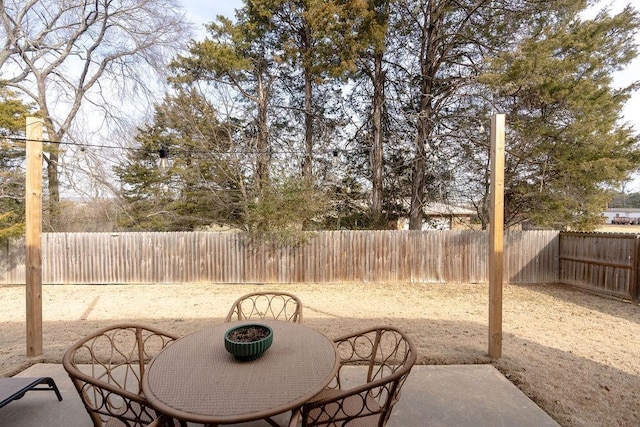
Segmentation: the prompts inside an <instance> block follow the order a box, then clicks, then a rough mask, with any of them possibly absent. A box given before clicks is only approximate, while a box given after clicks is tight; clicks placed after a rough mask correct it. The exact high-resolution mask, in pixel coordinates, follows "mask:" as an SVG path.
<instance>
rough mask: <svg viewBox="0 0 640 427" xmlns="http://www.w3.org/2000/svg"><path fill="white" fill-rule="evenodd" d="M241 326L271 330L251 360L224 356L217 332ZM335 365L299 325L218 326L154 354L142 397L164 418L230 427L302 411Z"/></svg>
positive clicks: (324, 344) (320, 341) (313, 334)
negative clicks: (267, 343)
mask: <svg viewBox="0 0 640 427" xmlns="http://www.w3.org/2000/svg"><path fill="white" fill-rule="evenodd" d="M243 323H247V324H250V323H260V324H266V325H268V326H270V327H271V328H272V329H273V344H272V345H271V347H270V348H269V349H268V350H267V351H266V352H265V353H264V355H263V356H262V357H260V358H259V359H256V360H253V361H245V362H241V361H237V360H236V359H235V358H234V357H233V356H232V355H231V354H229V353H228V352H227V351H226V350H225V347H224V334H225V332H226V331H228V330H229V329H231V328H232V327H235V326H238V325H241V324H243ZM339 365H340V359H339V357H338V354H337V350H336V347H335V344H334V343H333V342H332V341H331V340H330V339H329V338H327V337H326V336H325V335H323V334H321V333H320V332H318V331H316V330H314V329H311V328H309V327H307V326H304V325H303V324H300V323H294V322H281V321H275V320H260V321H257V322H255V321H246V322H233V323H222V324H218V325H213V326H210V327H206V328H204V329H202V330H200V331H198V332H195V333H193V334H191V335H187V336H185V337H183V338H180V339H179V340H177V341H175V342H174V343H173V344H171V345H170V346H168V347H166V348H165V349H164V350H162V352H160V353H159V354H158V355H157V356H156V357H155V358H154V359H153V360H152V361H151V363H150V364H149V366H148V367H147V369H146V372H145V374H144V376H143V379H142V389H143V392H144V395H145V397H146V398H147V400H148V401H149V403H150V404H151V406H153V407H154V408H155V409H156V410H158V411H160V412H162V413H164V414H166V415H169V416H171V417H174V418H177V419H180V420H183V421H190V422H196V423H204V424H233V423H240V422H246V421H254V420H259V419H263V418H267V417H271V416H274V415H277V414H280V413H283V412H286V411H289V410H293V409H295V408H298V407H300V406H302V404H304V403H305V402H307V401H308V400H309V399H311V398H312V397H314V396H315V395H316V394H318V393H319V392H320V391H322V390H323V389H324V388H325V387H326V386H327V385H328V384H329V382H331V380H332V379H333V378H334V377H335V375H336V373H337V371H338V368H339Z"/></svg>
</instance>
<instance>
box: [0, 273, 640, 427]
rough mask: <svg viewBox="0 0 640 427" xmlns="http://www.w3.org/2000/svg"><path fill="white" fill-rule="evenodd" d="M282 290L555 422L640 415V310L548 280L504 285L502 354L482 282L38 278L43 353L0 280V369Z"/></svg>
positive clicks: (332, 323) (190, 327)
mask: <svg viewBox="0 0 640 427" xmlns="http://www.w3.org/2000/svg"><path fill="white" fill-rule="evenodd" d="M258 289H259V290H286V291H288V292H292V293H295V294H296V295H298V296H299V297H300V298H301V300H302V301H303V303H304V318H305V323H307V324H308V325H310V326H312V327H314V328H316V329H318V330H320V331H322V332H324V333H326V334H327V335H329V336H331V337H337V336H339V335H341V334H343V333H347V332H350V331H354V330H358V329H362V328H365V327H367V326H370V325H377V324H393V325H397V326H399V327H400V328H402V329H404V330H405V331H406V332H407V333H408V334H409V335H410V336H411V337H413V339H414V340H415V342H416V344H417V346H418V357H419V360H418V362H419V363H422V364H458V363H493V364H494V365H495V366H496V367H497V368H498V369H500V370H501V371H502V372H503V373H504V374H505V375H506V376H507V377H508V378H509V379H510V380H511V381H512V382H513V383H515V384H516V385H517V386H518V387H519V388H520V389H521V390H523V391H524V392H525V393H526V394H527V395H529V396H530V397H531V398H532V399H533V400H534V401H535V402H537V403H538V404H539V405H540V406H541V407H542V408H543V409H544V410H545V411H547V412H548V413H549V414H550V415H551V416H552V417H553V418H554V419H556V420H557V421H558V422H559V423H560V424H561V425H563V426H585V427H586V426H589V427H591V426H612V425H616V426H637V425H640V407H639V405H638V396H637V393H638V390H640V364H639V363H638V360H640V343H639V342H638V341H639V340H638V337H639V336H640V309H639V307H638V306H636V305H632V304H630V303H625V302H621V301H617V300H612V299H607V298H601V297H597V296H594V295H590V294H586V293H583V292H579V291H576V290H572V289H567V288H564V287H561V286H557V285H529V286H513V285H506V286H505V287H504V303H503V331H504V335H503V357H502V358H501V359H500V360H497V361H491V360H490V359H489V357H488V356H487V349H488V327H487V319H488V292H487V289H488V287H487V285H469V284H408V283H394V284H361V283H358V284H311V285H309V284H307V285H263V286H258V285H210V284H188V285H122V286H44V289H43V317H44V348H45V354H44V357H43V358H42V359H37V360H28V359H26V358H25V357H24V353H25V348H26V345H25V342H26V338H25V321H24V319H25V308H24V301H25V296H24V287H22V286H3V287H0V296H1V299H2V301H3V310H2V312H0V323H1V327H2V329H1V330H0V331H1V332H0V336H1V340H2V344H3V345H2V349H1V350H0V373H2V374H3V375H9V374H13V373H15V372H18V371H19V370H21V369H22V368H24V367H25V366H27V365H28V364H30V363H35V362H38V361H41V360H43V361H46V362H56V363H57V362H60V360H61V358H62V354H63V353H64V351H65V349H66V348H67V347H68V346H69V345H70V344H71V343H73V342H74V341H75V340H77V339H79V338H80V337H81V336H83V335H85V334H87V333H89V332H90V331H93V330H95V329H96V328H98V327H101V326H105V325H108V324H112V323H116V322H121V321H128V320H135V321H138V322H141V323H147V324H152V325H156V326H158V327H160V328H163V329H165V330H168V331H172V332H174V333H177V334H187V333H190V332H192V331H195V330H197V329H199V328H201V327H202V326H203V325H205V324H207V323H210V322H220V321H222V319H223V318H224V316H225V315H226V313H227V310H228V309H229V308H230V307H231V304H232V303H233V301H234V300H235V299H236V298H237V297H239V296H240V295H243V294H245V293H248V292H251V291H253V290H258Z"/></svg>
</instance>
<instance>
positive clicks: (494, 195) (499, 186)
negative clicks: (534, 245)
mask: <svg viewBox="0 0 640 427" xmlns="http://www.w3.org/2000/svg"><path fill="white" fill-rule="evenodd" d="M504 134H505V115H504V114H496V115H494V116H493V117H491V221H490V234H489V251H490V252H489V357H491V358H494V359H497V358H500V357H501V356H502V281H503V274H504V273H503V264H504V139H505V136H504Z"/></svg>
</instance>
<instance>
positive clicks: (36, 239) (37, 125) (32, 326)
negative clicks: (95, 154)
mask: <svg viewBox="0 0 640 427" xmlns="http://www.w3.org/2000/svg"><path fill="white" fill-rule="evenodd" d="M43 123H44V121H43V120H42V119H41V118H37V117H27V129H26V137H27V140H26V153H27V156H26V157H27V159H26V160H27V162H26V175H27V176H26V183H25V185H26V188H25V198H26V200H25V209H26V212H25V222H26V224H25V226H26V227H25V228H26V229H25V251H26V253H25V260H26V262H25V277H26V297H27V306H26V314H27V322H26V323H27V357H35V356H42V126H43Z"/></svg>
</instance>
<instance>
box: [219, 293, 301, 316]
mask: <svg viewBox="0 0 640 427" xmlns="http://www.w3.org/2000/svg"><path fill="white" fill-rule="evenodd" d="M255 318H259V319H265V318H268V319H275V320H286V321H288V322H298V323H302V302H301V301H300V299H299V298H298V297H297V296H295V295H293V294H289V293H286V292H254V293H251V294H247V295H244V296H242V297H240V298H238V300H236V302H234V303H233V306H232V307H231V310H229V314H227V317H226V319H225V320H224V321H225V322H231V321H232V320H251V319H255Z"/></svg>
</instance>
